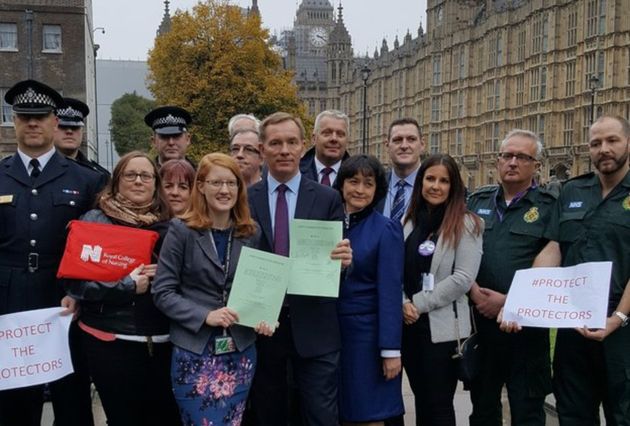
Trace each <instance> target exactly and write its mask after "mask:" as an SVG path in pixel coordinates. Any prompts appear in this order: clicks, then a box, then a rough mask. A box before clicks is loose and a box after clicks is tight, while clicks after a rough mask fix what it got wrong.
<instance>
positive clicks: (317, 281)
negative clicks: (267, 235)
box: [288, 219, 343, 297]
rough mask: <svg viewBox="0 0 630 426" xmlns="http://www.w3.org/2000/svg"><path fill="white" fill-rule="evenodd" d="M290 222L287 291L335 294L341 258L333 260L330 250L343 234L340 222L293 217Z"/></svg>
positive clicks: (316, 294)
mask: <svg viewBox="0 0 630 426" xmlns="http://www.w3.org/2000/svg"><path fill="white" fill-rule="evenodd" d="M289 226H290V231H289V235H290V238H291V240H290V257H291V261H292V266H291V276H290V279H289V288H288V293H289V294H298V295H304V296H323V297H338V296H339V274H340V272H341V261H340V260H332V259H331V258H330V252H331V251H332V250H333V249H334V248H335V246H336V245H337V243H339V241H341V239H342V238H343V231H342V224H341V222H331V221H319V220H303V219H294V220H292V221H291V223H290V225H289Z"/></svg>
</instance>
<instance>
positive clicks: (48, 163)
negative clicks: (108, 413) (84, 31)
mask: <svg viewBox="0 0 630 426" xmlns="http://www.w3.org/2000/svg"><path fill="white" fill-rule="evenodd" d="M5 101H6V102H7V104H9V105H12V107H13V113H14V114H13V123H14V126H15V133H16V137H17V153H16V154H14V155H12V156H10V157H7V158H5V159H4V160H2V161H1V162H0V315H2V314H8V313H14V312H22V311H28V310H32V309H39V308H48V307H53V306H60V301H61V299H62V297H63V295H64V292H63V288H62V285H61V283H60V282H58V281H57V280H56V278H55V274H56V272H57V267H58V265H59V261H60V259H61V256H62V253H63V249H64V245H65V239H66V225H67V224H68V222H69V221H70V220H72V219H77V218H78V217H79V216H80V215H81V214H82V213H84V212H85V211H87V210H88V209H89V208H90V206H91V205H92V203H93V201H94V197H95V194H96V193H97V192H98V191H99V190H100V188H101V186H102V184H103V180H102V178H101V176H100V175H99V174H98V173H96V172H94V171H92V170H89V169H87V168H86V167H83V166H80V165H78V164H76V163H75V162H74V161H71V160H68V159H67V158H66V157H64V156H63V155H61V154H59V153H57V152H56V151H55V147H54V145H53V136H54V132H55V129H56V127H57V121H58V119H57V117H56V116H55V114H54V110H55V109H57V108H61V107H63V106H64V104H63V98H62V97H61V96H60V95H59V94H58V93H57V92H56V91H55V90H53V89H51V88H50V87H48V86H46V85H44V84H42V83H39V82H37V81H34V80H26V81H22V82H19V83H17V84H16V85H15V86H13V87H12V88H11V89H9V91H7V93H6V95H5ZM72 340H73V339H72V332H71V338H70V341H71V347H72V346H73V344H72ZM73 363H75V361H74V359H73ZM75 369H76V365H75ZM76 377H77V376H76V374H72V375H69V376H66V377H64V378H63V379H60V380H58V381H56V382H53V383H50V390H51V398H52V402H53V409H54V412H55V424H56V425H57V426H65V425H77V426H85V425H91V424H93V421H92V412H91V401H90V394H89V383H88V387H87V388H86V387H85V386H81V384H79V383H78V382H77V380H76ZM83 384H85V383H84V382H83ZM42 389H43V385H42V386H30V387H24V388H19V389H12V390H5V391H0V425H2V426H21V425H28V426H31V425H32V426H35V425H37V426H39V425H40V422H41V413H42V403H43V401H42Z"/></svg>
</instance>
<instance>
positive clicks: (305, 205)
mask: <svg viewBox="0 0 630 426" xmlns="http://www.w3.org/2000/svg"><path fill="white" fill-rule="evenodd" d="M314 185H317V184H316V183H314V182H313V181H311V180H308V179H304V177H302V179H301V180H300V188H299V189H298V194H297V201H296V204H295V219H308V218H309V213H310V212H311V210H312V208H313V204H314V203H315V193H314V188H313V186H314Z"/></svg>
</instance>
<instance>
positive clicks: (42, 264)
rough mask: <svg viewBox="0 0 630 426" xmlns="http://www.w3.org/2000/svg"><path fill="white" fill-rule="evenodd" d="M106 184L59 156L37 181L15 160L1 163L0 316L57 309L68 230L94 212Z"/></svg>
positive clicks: (94, 175) (56, 154)
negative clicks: (59, 273)
mask: <svg viewBox="0 0 630 426" xmlns="http://www.w3.org/2000/svg"><path fill="white" fill-rule="evenodd" d="M105 179H106V177H104V176H101V175H99V174H98V173H96V172H95V171H92V170H90V169H88V168H87V167H84V166H81V165H79V164H76V163H75V162H74V161H72V160H68V159H67V158H65V157H64V156H62V155H61V154H59V153H55V154H54V155H53V156H52V157H51V159H50V160H49V162H48V163H47V164H46V166H45V167H44V169H43V170H42V173H41V174H40V175H39V176H38V177H37V178H36V179H35V180H31V177H30V176H29V175H28V174H27V172H26V168H25V167H24V163H22V160H21V159H20V157H19V156H18V155H17V154H15V155H13V156H11V157H7V158H5V159H4V160H2V161H1V162H0V314H6V313H12V312H20V311H26V310H30V309H38V308H46V307H51V306H58V305H59V300H60V299H61V297H62V296H63V295H64V292H63V289H62V288H61V285H60V284H59V283H57V282H56V280H55V274H56V272H57V267H58V266H59V261H60V260H61V256H62V254H63V250H64V247H65V243H66V225H67V224H68V222H69V221H70V220H72V219H78V218H79V216H81V215H82V214H83V213H85V212H86V211H87V210H89V209H90V208H91V207H92V205H93V203H94V198H95V196H96V194H97V193H98V191H100V189H101V188H102V187H103V185H104V183H105ZM29 259H30V260H31V266H33V264H34V263H35V262H36V263H37V265H36V266H37V269H35V270H32V271H29V270H28V266H29Z"/></svg>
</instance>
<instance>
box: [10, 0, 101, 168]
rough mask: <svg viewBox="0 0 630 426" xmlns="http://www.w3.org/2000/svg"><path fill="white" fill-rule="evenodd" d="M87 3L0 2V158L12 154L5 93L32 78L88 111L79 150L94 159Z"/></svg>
mask: <svg viewBox="0 0 630 426" xmlns="http://www.w3.org/2000/svg"><path fill="white" fill-rule="evenodd" d="M93 30H94V28H93V21H92V0H2V1H0V64H1V65H0V70H1V71H2V72H0V157H3V156H6V155H7V154H11V153H13V152H15V149H16V142H15V132H14V130H13V124H12V118H11V107H10V106H9V105H6V104H5V102H4V94H5V93H6V91H7V90H8V89H9V88H10V87H11V86H12V85H13V84H15V83H16V82H18V81H20V80H25V79H27V78H33V79H35V80H39V81H42V82H44V83H46V84H48V85H49V86H51V87H53V88H54V89H56V90H58V91H59V92H60V93H61V94H62V95H63V96H68V97H73V98H77V99H81V100H83V101H84V102H85V103H86V104H88V106H89V107H90V111H91V113H90V115H89V116H88V118H87V123H86V129H85V136H84V138H85V141H84V147H83V149H84V151H85V153H86V154H87V155H88V156H89V157H90V158H96V133H97V132H96V114H95V111H96V106H95V105H96V102H95V99H96V93H95V65H94V64H95V62H94V59H95V53H96V49H98V45H94V42H93V38H92V34H93Z"/></svg>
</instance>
